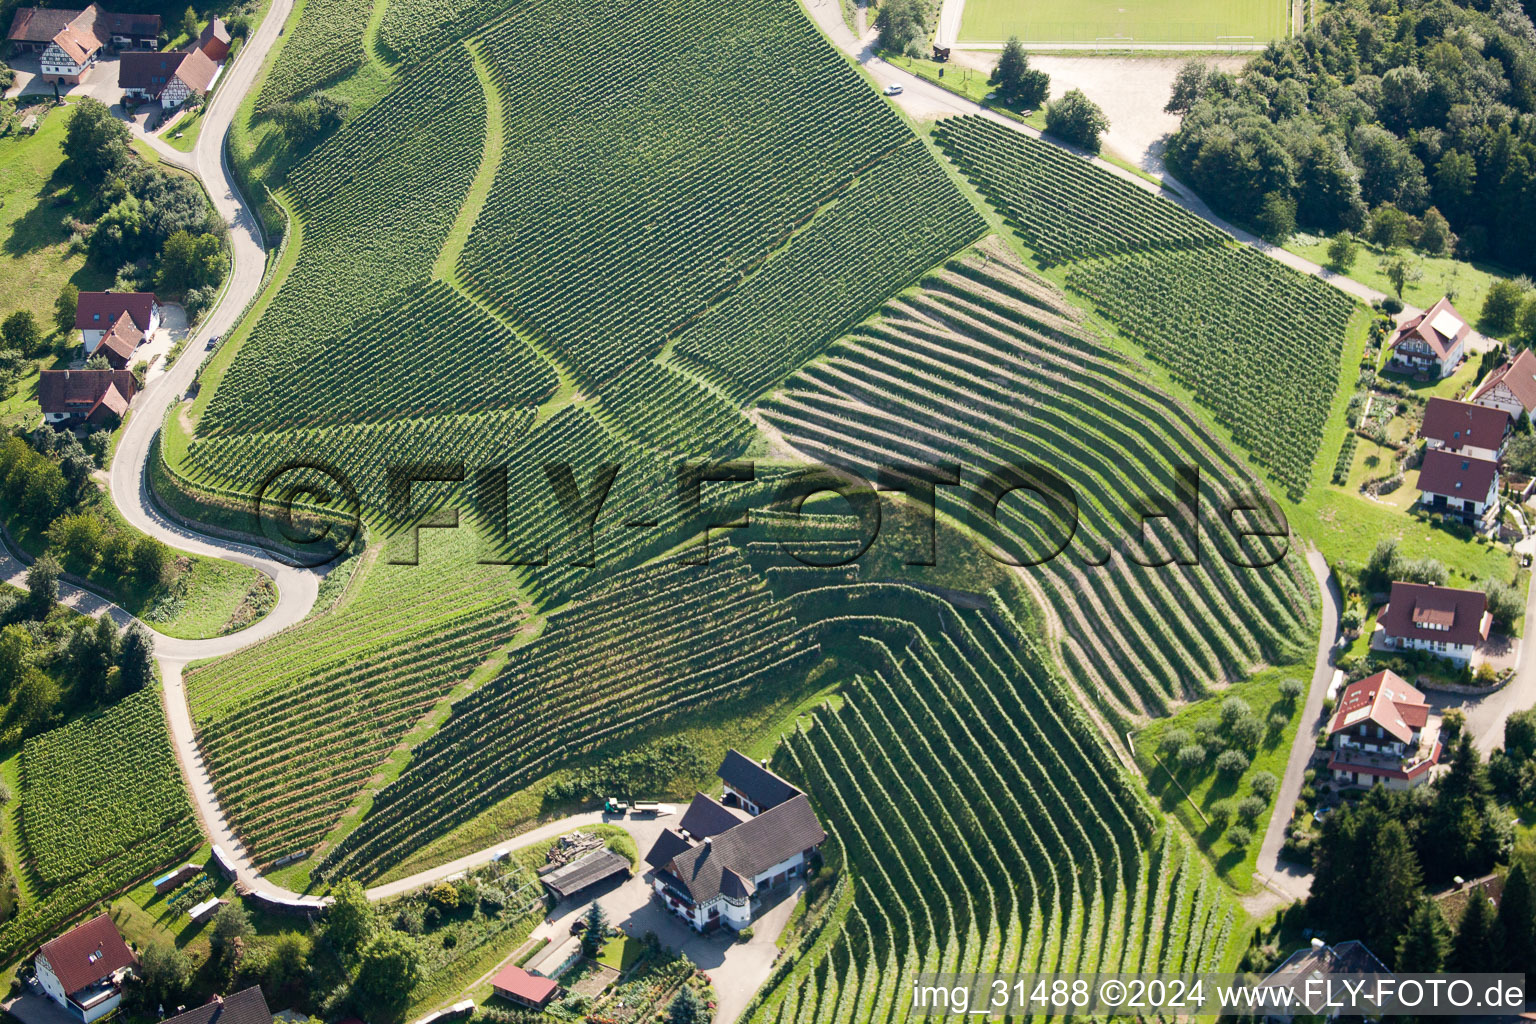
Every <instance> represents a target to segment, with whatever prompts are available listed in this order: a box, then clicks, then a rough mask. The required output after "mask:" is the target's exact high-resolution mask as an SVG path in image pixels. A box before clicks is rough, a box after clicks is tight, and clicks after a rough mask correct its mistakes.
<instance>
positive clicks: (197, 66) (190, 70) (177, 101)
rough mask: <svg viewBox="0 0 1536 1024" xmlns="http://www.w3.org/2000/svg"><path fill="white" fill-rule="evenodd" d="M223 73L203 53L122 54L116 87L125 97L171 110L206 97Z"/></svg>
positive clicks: (196, 51) (216, 64) (180, 51)
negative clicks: (158, 103) (189, 101)
mask: <svg viewBox="0 0 1536 1024" xmlns="http://www.w3.org/2000/svg"><path fill="white" fill-rule="evenodd" d="M221 70H222V68H221V67H220V65H219V64H218V62H217V61H215V60H213V59H212V58H211V57H209V55H208V54H207V53H205V52H204V51H202V50H198V49H193V50H176V51H173V52H170V53H125V54H123V58H122V60H121V62H119V64H118V66H117V84H118V85H119V86H120V87H121V88H122V90H123V95H124V96H131V97H133V98H135V99H140V100H159V101H160V106H161V107H163V108H164V109H166V110H174V109H176V108H177V107H179V106H181V105H182V104H183V103H185V102H186V101H187V99H188V98H189V97H191V96H206V95H207V94H208V90H209V89H210V88H212V86H213V82H214V80H215V79H216V78H218V77H219V73H220V71H221Z"/></svg>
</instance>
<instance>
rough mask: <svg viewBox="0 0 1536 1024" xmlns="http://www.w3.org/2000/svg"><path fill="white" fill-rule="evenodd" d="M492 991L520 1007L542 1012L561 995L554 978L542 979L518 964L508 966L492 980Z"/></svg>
mask: <svg viewBox="0 0 1536 1024" xmlns="http://www.w3.org/2000/svg"><path fill="white" fill-rule="evenodd" d="M491 991H492V992H493V993H495V994H496V995H498V996H500V997H501V998H503V999H505V1000H507V1001H508V1002H510V1003H516V1004H517V1005H518V1006H526V1007H528V1008H529V1009H532V1010H542V1009H544V1007H546V1006H548V1005H549V1003H550V1001H551V1000H552V999H554V998H555V996H557V995H559V994H560V986H559V985H558V984H556V983H555V981H554V979H552V978H544V977H540V976H539V975H537V974H531V973H529V972H528V971H525V970H523V969H522V968H521V967H519V966H517V965H516V964H508V965H507V966H505V967H503V968H502V969H501V970H499V971H497V972H496V974H495V976H494V977H492V978H491Z"/></svg>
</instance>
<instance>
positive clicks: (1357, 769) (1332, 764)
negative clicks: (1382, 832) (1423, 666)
mask: <svg viewBox="0 0 1536 1024" xmlns="http://www.w3.org/2000/svg"><path fill="white" fill-rule="evenodd" d="M1328 745H1329V747H1331V748H1332V750H1333V754H1332V756H1331V757H1329V759H1328V770H1329V772H1330V773H1331V774H1332V775H1333V778H1334V780H1335V781H1336V782H1339V783H1341V784H1343V785H1346V786H1374V785H1376V784H1377V783H1381V784H1382V785H1385V786H1388V787H1390V788H1393V789H1406V788H1407V787H1409V786H1417V785H1419V784H1420V783H1421V782H1423V781H1424V780H1425V779H1427V778H1429V773H1430V769H1431V768H1433V767H1434V766H1435V765H1436V764H1438V763H1439V761H1440V718H1439V716H1438V715H1431V714H1430V709H1429V704H1428V703H1427V702H1426V701H1425V700H1424V694H1422V693H1420V692H1419V691H1418V690H1416V689H1414V688H1413V687H1412V686H1410V685H1408V683H1407V682H1405V681H1404V680H1403V678H1402V677H1401V676H1399V675H1398V674H1397V673H1395V672H1392V671H1386V672H1377V673H1376V674H1375V675H1373V676H1368V677H1367V678H1365V679H1362V680H1360V681H1359V682H1358V683H1351V684H1350V685H1349V686H1348V687H1346V688H1345V690H1344V692H1343V693H1342V694H1340V695H1339V706H1338V707H1337V708H1336V709H1335V710H1334V713H1333V718H1332V720H1331V721H1330V722H1329V723H1328Z"/></svg>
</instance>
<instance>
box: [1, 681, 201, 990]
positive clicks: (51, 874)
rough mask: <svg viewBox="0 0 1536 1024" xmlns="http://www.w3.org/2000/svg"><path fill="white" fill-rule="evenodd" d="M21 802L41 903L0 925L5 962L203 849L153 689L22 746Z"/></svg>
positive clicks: (28, 853) (27, 851) (24, 836)
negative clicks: (103, 902)
mask: <svg viewBox="0 0 1536 1024" xmlns="http://www.w3.org/2000/svg"><path fill="white" fill-rule="evenodd" d="M20 799H21V816H20V823H21V838H22V840H23V843H24V847H25V856H26V857H27V858H28V860H29V866H30V869H31V873H32V875H33V878H34V886H33V887H34V889H35V890H36V894H37V898H36V899H33V900H28V901H26V902H24V903H23V905H22V907H21V908H20V910H19V912H18V914H17V916H16V917H14V918H12V919H11V920H10V921H7V922H6V924H5V926H4V927H3V928H0V957H3V959H5V960H9V959H11V958H12V957H13V956H15V955H16V954H18V953H20V952H22V951H23V950H24V949H25V948H26V947H27V946H28V945H30V944H31V943H33V942H34V941H35V940H37V939H38V938H39V937H41V936H44V935H45V934H47V933H49V932H53V931H55V930H57V929H58V928H59V927H60V926H61V925H63V924H64V923H65V922H66V921H68V920H69V919H70V918H71V917H73V916H74V915H76V914H79V913H81V912H83V911H85V910H86V909H87V908H89V907H90V906H91V905H92V904H93V903H96V902H97V901H99V900H102V899H104V898H106V897H108V896H110V895H112V894H114V893H116V892H117V891H118V890H120V889H122V888H123V887H125V886H127V885H130V884H132V883H134V882H136V881H138V880H139V879H141V878H144V877H146V876H147V875H149V874H151V873H152V872H154V871H155V870H157V869H159V868H161V867H164V866H165V865H167V864H170V863H173V862H175V861H178V860H180V859H182V858H184V857H185V856H186V855H187V854H188V852H189V851H191V850H194V849H196V848H197V846H198V845H199V844H200V843H201V842H202V833H201V832H200V831H199V830H198V827H197V822H196V820H195V819H194V818H193V815H192V805H191V804H190V803H189V802H188V800H187V795H186V790H185V788H184V787H183V783H182V778H181V770H180V768H178V767H177V764H176V757H175V755H174V754H173V753H172V751H171V744H170V738H169V736H168V735H167V733H166V726H165V715H164V712H163V711H162V710H161V708H160V695H159V693H158V692H157V691H156V690H155V689H154V688H148V689H144V690H141V691H139V692H138V693H135V694H132V695H130V696H128V697H125V698H123V699H122V700H121V701H119V702H118V703H117V704H115V705H113V706H112V707H111V708H109V709H107V710H106V711H103V712H101V713H99V714H94V715H91V716H88V717H85V718H80V719H76V720H75V721H73V722H70V723H69V724H67V725H64V726H61V727H59V728H57V729H53V730H51V731H49V732H46V733H43V734H42V735H40V736H35V737H33V738H31V739H29V740H27V741H26V743H25V745H24V746H23V747H22V751H21V794H20Z"/></svg>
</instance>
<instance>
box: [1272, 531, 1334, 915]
mask: <svg viewBox="0 0 1536 1024" xmlns="http://www.w3.org/2000/svg"><path fill="white" fill-rule="evenodd" d="M1307 566H1308V567H1309V568H1310V569H1311V570H1312V575H1313V577H1314V578H1315V579H1316V580H1317V586H1318V590H1319V591H1321V593H1322V598H1323V615H1322V628H1321V630H1320V631H1319V635H1318V640H1317V664H1316V667H1315V668H1313V670H1312V685H1311V686H1310V687H1308V688H1307V699H1306V701H1305V702H1304V703H1303V704H1302V706H1301V712H1300V714H1301V718H1300V719H1299V722H1298V724H1297V727H1296V738H1295V739H1294V740H1292V741H1291V756H1290V758H1289V760H1287V761H1286V764H1285V777H1284V778H1282V779H1281V780H1280V789H1279V793H1278V795H1277V796H1276V797H1275V809H1274V812H1273V813H1272V814H1271V815H1270V819H1269V828H1268V829H1267V830H1265V832H1264V843H1263V845H1262V846H1260V847H1259V859H1258V862H1257V863H1256V864H1255V865H1254V877H1255V878H1258V879H1259V880H1260V881H1261V882H1263V883H1264V884H1265V885H1266V886H1268V887H1269V888H1270V889H1271V890H1273V891H1274V892H1275V893H1276V894H1277V895H1280V896H1284V897H1288V898H1290V899H1296V900H1304V899H1306V898H1307V894H1308V893H1309V892H1311V891H1312V873H1311V872H1310V871H1307V870H1306V869H1304V868H1301V867H1298V866H1296V865H1293V864H1281V863H1280V847H1281V846H1282V845H1284V843H1285V826H1286V825H1287V824H1288V823H1289V822H1290V820H1291V811H1292V810H1293V809H1294V808H1295V806H1296V801H1297V799H1298V798H1299V797H1300V796H1301V787H1302V782H1303V781H1304V779H1303V776H1305V775H1306V772H1307V762H1309V761H1311V760H1312V752H1313V751H1314V750H1316V749H1317V734H1318V730H1319V729H1320V728H1321V727H1322V712H1323V698H1324V697H1326V696H1327V694H1328V684H1329V682H1330V681H1331V680H1332V679H1333V671H1334V670H1333V652H1334V648H1335V645H1336V643H1337V641H1338V637H1339V613H1340V612H1341V611H1342V610H1343V607H1344V597H1343V595H1342V594H1341V593H1340V592H1339V584H1338V581H1337V580H1335V579H1334V578H1333V574H1332V573H1331V572H1330V571H1329V569H1328V562H1327V560H1326V559H1324V558H1323V555H1322V552H1320V551H1318V550H1316V549H1315V548H1314V549H1312V550H1310V551H1308V552H1307Z"/></svg>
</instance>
